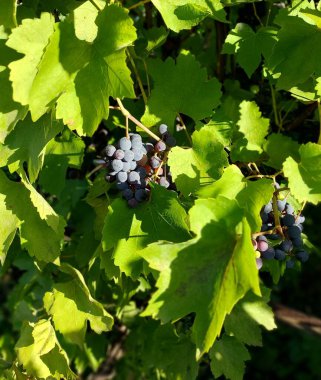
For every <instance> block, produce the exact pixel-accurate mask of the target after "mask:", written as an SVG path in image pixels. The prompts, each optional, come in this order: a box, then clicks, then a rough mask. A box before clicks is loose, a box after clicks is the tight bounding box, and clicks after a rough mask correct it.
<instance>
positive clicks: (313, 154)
mask: <svg viewBox="0 0 321 380" xmlns="http://www.w3.org/2000/svg"><path fill="white" fill-rule="evenodd" d="M299 153H300V159H299V160H295V159H293V158H292V157H288V158H287V159H286V161H285V162H284V164H283V171H284V175H285V176H286V177H287V178H288V180H289V187H290V189H291V193H292V195H293V196H294V197H295V198H296V199H297V200H298V201H299V202H311V203H313V204H317V203H319V202H320V201H321V146H320V145H318V144H314V143H308V144H305V145H301V146H300V149H299Z"/></svg>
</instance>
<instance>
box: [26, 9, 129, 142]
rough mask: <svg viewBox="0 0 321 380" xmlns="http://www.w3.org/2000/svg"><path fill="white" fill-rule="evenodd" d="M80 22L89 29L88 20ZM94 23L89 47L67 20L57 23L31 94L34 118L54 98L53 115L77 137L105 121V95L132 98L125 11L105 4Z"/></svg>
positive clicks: (106, 106) (88, 132)
mask: <svg viewBox="0 0 321 380" xmlns="http://www.w3.org/2000/svg"><path fill="white" fill-rule="evenodd" d="M85 22H88V23H89V24H90V25H92V23H91V19H90V17H89V18H88V20H87V19H85V20H84V23H85ZM96 25H97V27H98V32H97V37H96V38H95V40H94V41H93V42H91V43H88V42H86V41H80V40H78V38H77V37H76V36H75V34H74V33H75V32H74V26H73V24H72V22H71V19H69V18H67V19H66V20H65V21H63V22H60V23H59V24H56V29H55V33H54V34H53V36H52V38H51V39H50V42H49V45H48V46H47V48H46V51H45V54H44V56H43V58H42V60H41V62H40V65H39V71H38V74H37V76H36V78H35V80H34V82H33V86H32V91H31V94H30V110H31V114H32V117H33V119H38V118H39V117H40V116H41V115H42V114H43V113H45V112H46V111H47V109H48V107H49V106H50V105H51V103H52V102H53V101H55V100H56V99H57V98H59V99H58V101H57V117H58V118H59V119H63V121H64V123H65V124H67V125H68V126H69V127H70V129H76V130H77V132H78V133H79V134H81V135H84V134H88V135H92V134H93V133H94V131H95V130H96V128H97V126H98V124H99V123H100V121H101V120H102V119H103V118H107V117H108V114H109V109H108V106H109V103H108V98H109V97H110V96H112V97H129V98H133V97H135V94H134V90H133V81H132V79H131V76H130V71H129V69H128V67H127V65H126V47H128V46H130V45H132V44H133V42H134V40H135V39H136V32H135V28H134V26H133V21H132V20H131V18H130V17H129V16H128V14H127V11H126V10H125V9H124V8H121V7H118V6H116V5H110V6H106V7H105V8H104V9H103V10H102V11H101V12H100V13H99V15H98V17H97V19H96ZM84 27H85V25H84ZM86 38H89V37H86ZM75 57H77V58H75Z"/></svg>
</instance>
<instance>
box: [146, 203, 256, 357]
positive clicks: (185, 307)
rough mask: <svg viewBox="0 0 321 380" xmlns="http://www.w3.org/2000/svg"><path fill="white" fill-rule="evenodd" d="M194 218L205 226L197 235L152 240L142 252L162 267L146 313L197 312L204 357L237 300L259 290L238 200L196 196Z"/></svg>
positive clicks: (173, 316) (196, 333)
mask: <svg viewBox="0 0 321 380" xmlns="http://www.w3.org/2000/svg"><path fill="white" fill-rule="evenodd" d="M206 208H208V211H207V216H206V217H204V209H206ZM195 221H196V223H195ZM190 223H191V229H192V230H193V231H194V230H195V232H196V233H197V232H198V231H200V230H201V232H200V233H198V235H197V237H196V238H194V239H191V240H189V241H187V242H184V243H176V244H173V243H156V244H151V245H149V246H148V247H147V248H146V249H145V250H144V251H143V252H142V253H141V255H142V256H143V257H144V259H145V260H146V261H147V262H148V264H149V265H150V267H151V268H153V269H156V270H157V271H159V272H160V274H159V277H158V280H157V283H156V286H157V288H158V290H157V291H156V292H155V293H154V294H153V295H152V298H151V300H150V302H149V304H148V306H147V309H146V310H145V311H144V312H143V314H142V315H143V316H153V317H158V318H159V319H161V320H162V322H163V323H166V322H169V321H170V320H177V319H179V318H182V317H183V316H185V315H187V314H189V313H192V312H194V313H196V318H195V322H194V325H193V339H194V341H195V343H196V346H197V358H200V356H201V355H202V354H204V353H205V352H208V351H209V349H210V348H211V346H212V345H213V343H214V341H215V339H216V337H217V336H218V335H219V334H220V332H221V328H222V325H223V322H224V319H225V317H226V315H227V314H229V313H230V312H231V310H232V308H233V307H234V305H235V304H236V303H237V301H238V300H239V299H241V298H242V297H243V296H244V295H245V293H246V292H247V291H248V290H249V289H253V290H254V291H255V292H256V293H257V294H260V290H259V282H258V272H257V269H256V265H255V258H254V255H253V247H252V243H251V238H250V229H249V226H248V224H247V222H246V220H245V219H244V218H243V212H242V210H241V209H240V208H239V206H238V205H237V203H236V202H235V201H233V200H229V199H227V198H224V197H219V198H217V199H216V200H213V199H208V200H197V201H196V202H195V206H194V207H193V208H192V209H191V220H190ZM202 223H203V224H204V227H203V228H202V229H201V224H202ZM206 223H207V224H206ZM213 247H214V248H213Z"/></svg>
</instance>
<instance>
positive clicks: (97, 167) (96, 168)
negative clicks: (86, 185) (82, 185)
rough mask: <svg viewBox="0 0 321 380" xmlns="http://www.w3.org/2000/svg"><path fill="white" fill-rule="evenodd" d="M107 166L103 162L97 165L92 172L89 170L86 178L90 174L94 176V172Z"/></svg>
mask: <svg viewBox="0 0 321 380" xmlns="http://www.w3.org/2000/svg"><path fill="white" fill-rule="evenodd" d="M104 167H106V164H101V165H98V166H96V167H95V168H94V169H93V170H92V171H91V172H89V173H88V174H87V175H86V178H89V177H90V176H92V175H93V174H94V173H96V172H98V170H100V169H102V168H104Z"/></svg>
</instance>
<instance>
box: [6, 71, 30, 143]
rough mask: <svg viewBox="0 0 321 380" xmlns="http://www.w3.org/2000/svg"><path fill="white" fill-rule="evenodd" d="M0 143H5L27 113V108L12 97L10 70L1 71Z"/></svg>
mask: <svg viewBox="0 0 321 380" xmlns="http://www.w3.org/2000/svg"><path fill="white" fill-rule="evenodd" d="M0 88H1V94H2V96H1V98H0V143H3V142H4V140H5V138H6V137H7V135H8V134H9V132H10V131H11V130H12V129H13V128H14V127H15V125H16V124H17V122H18V121H19V120H20V119H23V118H24V117H25V115H26V113H27V108H26V107H23V106H21V105H20V104H19V103H16V102H15V101H14V100H13V99H12V86H11V83H10V81H9V70H7V69H6V70H4V71H2V72H0Z"/></svg>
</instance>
